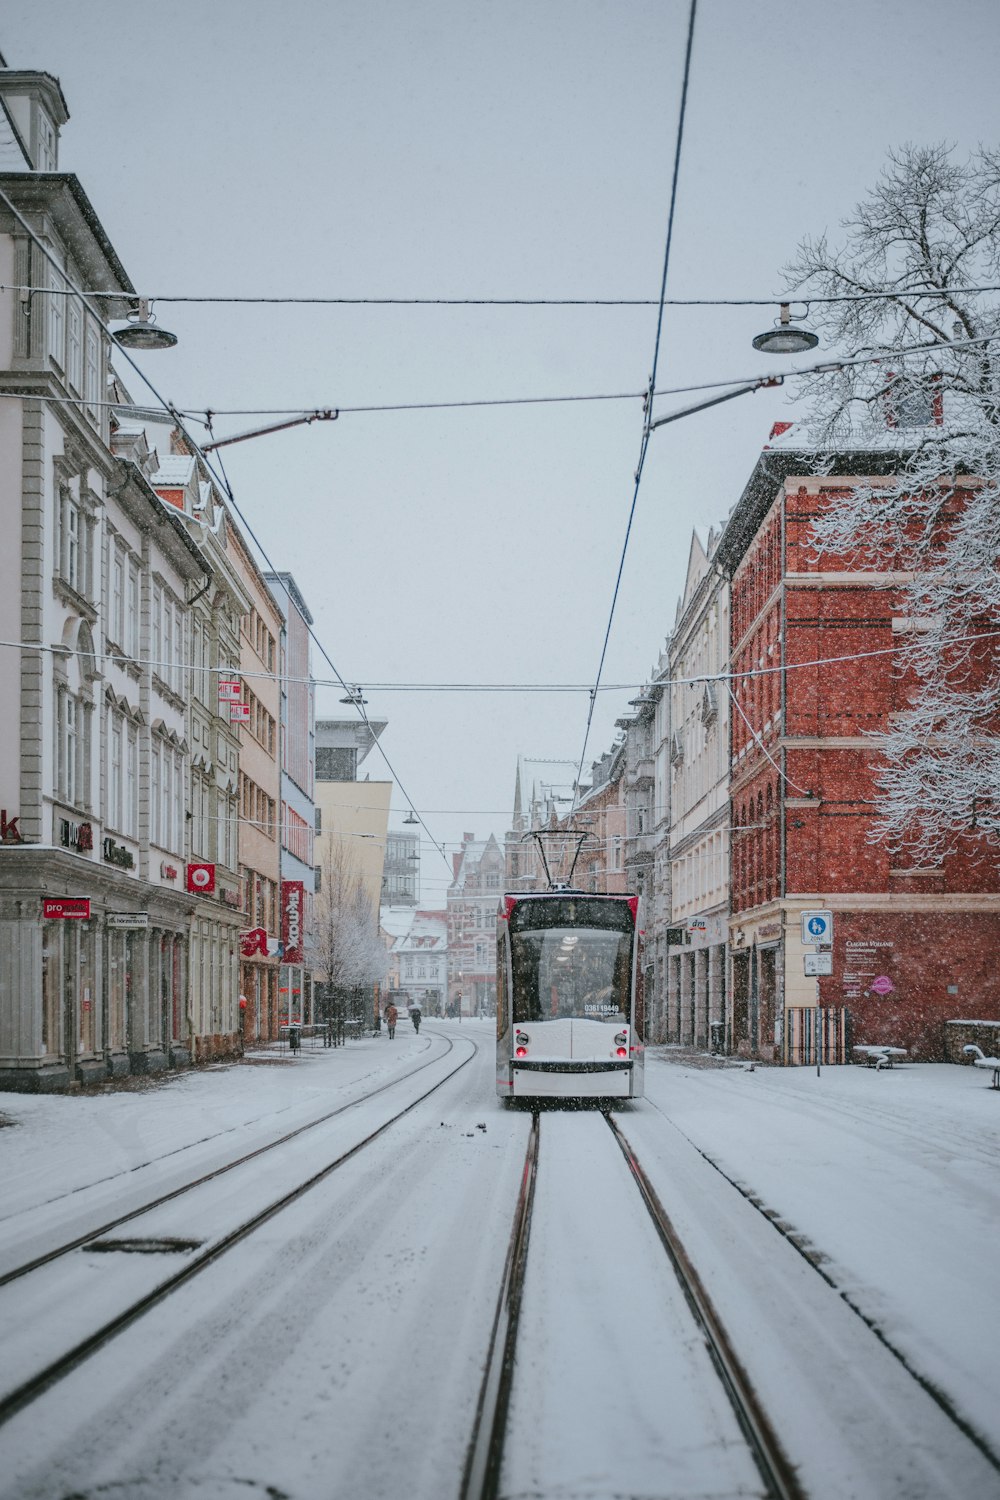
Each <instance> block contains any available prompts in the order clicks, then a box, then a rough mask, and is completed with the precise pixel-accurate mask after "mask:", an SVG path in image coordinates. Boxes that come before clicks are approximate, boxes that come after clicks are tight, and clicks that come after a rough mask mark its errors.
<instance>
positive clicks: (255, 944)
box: [240, 927, 267, 958]
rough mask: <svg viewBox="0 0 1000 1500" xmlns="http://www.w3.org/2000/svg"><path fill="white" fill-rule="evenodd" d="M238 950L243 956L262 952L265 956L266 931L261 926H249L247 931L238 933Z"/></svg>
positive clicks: (249, 956) (250, 956)
mask: <svg viewBox="0 0 1000 1500" xmlns="http://www.w3.org/2000/svg"><path fill="white" fill-rule="evenodd" d="M240 951H241V952H242V954H243V957H244V958H253V956H254V954H255V953H263V955H264V957H265V958H266V957H267V933H266V932H265V930H264V928H263V927H251V928H250V931H249V932H241V933H240Z"/></svg>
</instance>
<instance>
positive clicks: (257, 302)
mask: <svg viewBox="0 0 1000 1500" xmlns="http://www.w3.org/2000/svg"><path fill="white" fill-rule="evenodd" d="M0 292H18V293H27V294H28V295H34V294H35V293H42V294H48V295H50V296H54V297H60V296H62V297H74V296H79V297H108V296H115V297H121V296H122V294H121V293H118V292H108V291H107V290H106V289H105V290H99V289H90V290H87V291H80V292H78V291H76V290H75V289H73V288H69V287H66V288H63V287H48V286H25V285H12V284H7V283H0ZM989 292H1000V285H998V286H967V287H949V288H944V289H941V288H937V287H922V286H910V287H898V288H897V289H896V290H894V291H891V292H840V293H828V294H825V295H822V296H821V295H812V294H809V295H808V296H799V295H797V293H796V292H793V291H784V292H773V293H772V294H771V295H770V296H766V297H666V298H664V299H663V302H662V305H663V306H664V307H780V306H782V304H789V303H800V302H801V303H803V304H805V305H806V306H812V305H814V304H815V305H816V306H820V305H828V304H836V303H844V302H847V303H854V302H883V301H895V300H897V299H898V298H899V297H914V296H919V297H937V298H946V297H952V296H955V295H961V296H963V297H973V296H980V295H984V294H986V293H989ZM128 295H129V298H130V300H132V301H138V300H139V298H138V295H137V294H128ZM145 300H146V301H147V302H149V303H154V302H169V303H172V304H175V303H194V304H206V303H207V304H213V305H219V306H242V307H246V306H249V307H295V306H301V307H658V306H660V305H661V304H660V303H659V302H658V301H657V299H656V298H655V297H391V296H390V297H321V296H313V295H309V294H297V295H289V294H282V295H281V296H262V295H260V294H253V293H250V294H247V295H245V296H237V295H234V294H230V293H201V294H190V293H166V292H155V293H151V294H150V295H148V296H147V297H146V298H145Z"/></svg>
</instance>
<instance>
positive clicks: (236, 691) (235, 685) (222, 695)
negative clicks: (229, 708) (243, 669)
mask: <svg viewBox="0 0 1000 1500" xmlns="http://www.w3.org/2000/svg"><path fill="white" fill-rule="evenodd" d="M242 696H243V684H242V683H241V682H240V681H238V680H237V681H236V682H227V681H226V680H225V678H222V679H220V681H219V702H220V703H238V702H239V701H240V698H241V697H242Z"/></svg>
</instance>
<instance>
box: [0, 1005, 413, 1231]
mask: <svg viewBox="0 0 1000 1500" xmlns="http://www.w3.org/2000/svg"><path fill="white" fill-rule="evenodd" d="M427 1039H428V1033H427V1032H425V1034H424V1040H423V1041H421V1040H420V1039H419V1037H417V1036H416V1035H414V1033H413V1030H412V1028H411V1027H410V1026H409V1024H408V1023H407V1025H406V1027H405V1029H404V1027H403V1026H400V1028H399V1032H398V1033H397V1036H396V1039H395V1041H393V1042H391V1043H390V1042H389V1040H388V1038H387V1037H386V1036H385V1034H384V1033H383V1034H382V1035H381V1036H379V1037H372V1038H366V1039H365V1040H364V1041H360V1042H350V1043H348V1045H347V1046H344V1047H334V1048H322V1047H319V1048H317V1047H314V1046H313V1045H312V1040H311V1039H310V1040H309V1041H307V1042H306V1043H305V1045H304V1046H303V1048H302V1050H301V1051H300V1053H299V1056H298V1057H293V1056H292V1055H291V1053H290V1052H289V1051H288V1049H287V1048H285V1047H278V1046H275V1047H273V1048H270V1049H266V1050H261V1051H257V1052H248V1053H247V1055H246V1058H245V1059H244V1061H243V1062H241V1063H213V1064H210V1065H208V1066H206V1067H198V1068H191V1069H188V1070H186V1071H185V1072H182V1073H164V1074H159V1075H153V1076H150V1077H149V1078H143V1079H137V1080H134V1081H132V1082H131V1083H130V1084H129V1086H128V1087H122V1086H121V1084H113V1085H108V1086H107V1087H106V1088H105V1089H103V1090H94V1089H87V1090H85V1091H81V1092H80V1093H77V1094H21V1093H3V1092H0V1124H4V1123H6V1124H9V1125H10V1126H12V1127H13V1128H11V1129H9V1130H0V1174H2V1182H3V1200H2V1203H0V1221H2V1220H3V1219H6V1218H8V1217H9V1216H10V1215H11V1214H14V1213H18V1212H21V1211H23V1210H25V1209H29V1208H33V1207H36V1206H37V1205H39V1204H41V1203H44V1202H46V1201H48V1200H49V1199H53V1198H57V1197H59V1196H61V1195H62V1194H65V1193H69V1192H76V1191H79V1189H80V1188H82V1187H85V1186H91V1185H93V1184H96V1183H98V1182H101V1181H104V1180H106V1179H109V1178H113V1177H115V1176H118V1175H120V1174H121V1173H124V1172H131V1171H139V1172H140V1173H141V1172H142V1171H147V1170H148V1169H149V1168H150V1167H151V1166H152V1165H153V1164H154V1163H159V1162H163V1161H164V1160H165V1159H166V1158H168V1157H169V1156H171V1155H174V1154H177V1153H182V1152H184V1151H191V1150H193V1148H194V1147H196V1146H198V1145H200V1144H201V1143H202V1142H206V1141H213V1142H216V1143H219V1144H222V1143H225V1140H226V1138H227V1137H243V1136H245V1135H246V1134H248V1133H249V1132H250V1131H251V1129H252V1127H254V1126H255V1125H258V1124H260V1125H261V1126H265V1125H270V1124H273V1125H274V1126H275V1127H276V1131H277V1133H283V1132H284V1131H286V1130H294V1128H295V1126H296V1125H297V1124H299V1123H301V1122H302V1121H303V1120H305V1119H308V1118H310V1116H311V1115H314V1114H320V1113H322V1110H323V1108H324V1106H326V1105H328V1103H330V1102H334V1103H339V1102H342V1100H343V1099H344V1098H347V1097H351V1094H352V1092H361V1091H363V1090H364V1089H368V1088H371V1087H373V1086H374V1085H375V1084H376V1083H377V1082H379V1081H384V1080H386V1079H387V1078H389V1077H390V1076H391V1075H392V1073H393V1072H395V1071H397V1070H398V1067H399V1065H400V1062H401V1061H402V1060H403V1059H404V1058H405V1059H411V1060H418V1059H419V1058H420V1057H422V1056H423V1055H424V1053H425V1049H426V1046H427Z"/></svg>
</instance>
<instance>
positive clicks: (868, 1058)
mask: <svg viewBox="0 0 1000 1500" xmlns="http://www.w3.org/2000/svg"><path fill="white" fill-rule="evenodd" d="M851 1051H852V1052H853V1053H854V1055H855V1057H856V1058H857V1060H858V1062H863V1063H865V1064H866V1066H868V1067H869V1068H875V1069H876V1070H877V1069H879V1068H891V1067H892V1065H893V1063H897V1062H906V1061H908V1060H909V1056H910V1054H909V1053H908V1052H907V1050H906V1048H905V1047H871V1046H865V1047H852V1048H851Z"/></svg>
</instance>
